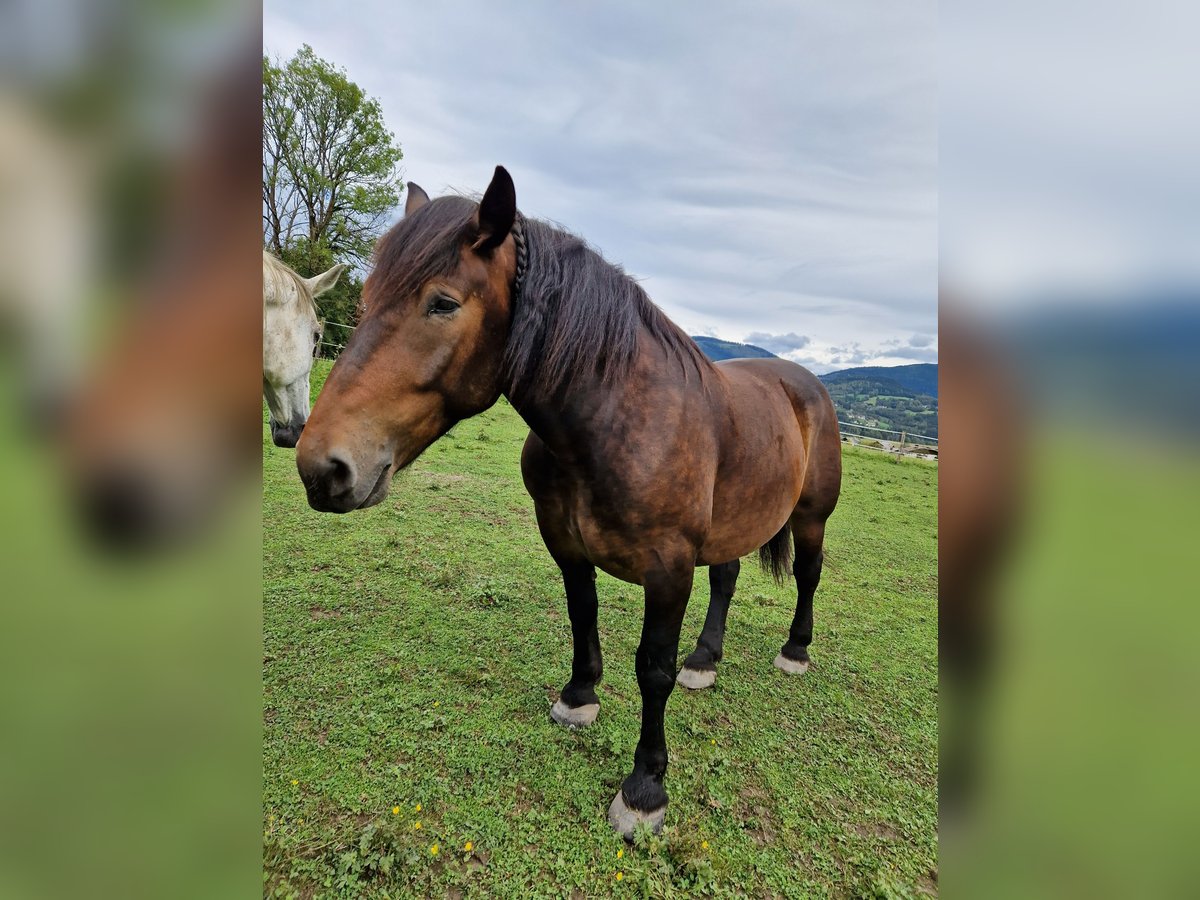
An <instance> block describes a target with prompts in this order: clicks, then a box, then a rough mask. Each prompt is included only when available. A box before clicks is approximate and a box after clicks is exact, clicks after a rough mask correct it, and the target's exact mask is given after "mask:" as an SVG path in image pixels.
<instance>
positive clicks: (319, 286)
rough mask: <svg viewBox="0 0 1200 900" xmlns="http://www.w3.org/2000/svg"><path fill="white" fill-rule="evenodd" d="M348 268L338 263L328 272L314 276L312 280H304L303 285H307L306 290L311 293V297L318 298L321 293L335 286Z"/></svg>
mask: <svg viewBox="0 0 1200 900" xmlns="http://www.w3.org/2000/svg"><path fill="white" fill-rule="evenodd" d="M348 268H349V266H347V265H345V264H343V263H338V264H337V265H336V266H334V267H333V268H332V269H330V270H329V271H328V272H322V273H321V274H320V275H314V276H313V277H312V278H305V279H304V283H305V284H307V285H308V289H309V290H310V291H312V295H313V297H320V296H321V295H322V294H323V293H325V292H326V291H327V290H329V289H330V288H331V287H333V286H334V285H335V284H337V280H338V279H339V278H340V277H341V276H342V273H343V272H345V271H346V269H348Z"/></svg>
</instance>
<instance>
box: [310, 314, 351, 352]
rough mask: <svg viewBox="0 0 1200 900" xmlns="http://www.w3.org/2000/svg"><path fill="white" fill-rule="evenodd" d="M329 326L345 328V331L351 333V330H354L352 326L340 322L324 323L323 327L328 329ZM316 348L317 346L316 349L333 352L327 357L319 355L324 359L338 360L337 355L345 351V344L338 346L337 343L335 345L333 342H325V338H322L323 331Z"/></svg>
mask: <svg viewBox="0 0 1200 900" xmlns="http://www.w3.org/2000/svg"><path fill="white" fill-rule="evenodd" d="M331 325H332V326H333V327H334V328H345V329H346V330H347V331H353V330H354V326H353V325H343V324H342V323H341V322H326V323H325V327H326V328H328V327H329V326H331ZM317 346H318V347H328V348H330V349H331V350H332V351H333V352H332V353H331V354H329V355H328V356H326V355H325V354H321V355H322V356H325V358H326V359H337V358H338V354H339V353H341V352H342V351H343V350H345V349H346V345H345V344H339V343H336V342H335V341H327V340H325V337H324V331H322V337H321V340H319V341H317Z"/></svg>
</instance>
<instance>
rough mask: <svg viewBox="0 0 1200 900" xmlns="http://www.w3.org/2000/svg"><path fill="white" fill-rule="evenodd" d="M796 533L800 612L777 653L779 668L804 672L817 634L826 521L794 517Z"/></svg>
mask: <svg viewBox="0 0 1200 900" xmlns="http://www.w3.org/2000/svg"><path fill="white" fill-rule="evenodd" d="M792 535H793V537H794V539H795V547H796V552H795V556H794V557H793V561H792V574H793V575H794V576H795V577H796V615H795V617H794V618H793V619H792V627H791V629H790V630H789V631H788V639H787V642H786V643H785V644H784V645H783V647H782V648H781V649H780V651H779V655H778V656H776V657H775V668H777V669H780V670H781V671H783V672H786V673H787V674H789V675H802V674H803V673H805V672H807V671H808V666H809V662H810V660H809V656H808V646H809V644H811V643H812V634H813V594H815V593H816V590H817V585H818V584H820V582H821V565H822V562H823V560H824V553H823V551H822V546H823V544H824V541H825V523H824V522H819V523H813V522H805V521H796V520H795V519H793V521H792Z"/></svg>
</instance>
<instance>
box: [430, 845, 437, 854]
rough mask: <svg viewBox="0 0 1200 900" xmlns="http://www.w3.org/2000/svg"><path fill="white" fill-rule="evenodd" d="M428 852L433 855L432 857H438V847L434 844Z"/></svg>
mask: <svg viewBox="0 0 1200 900" xmlns="http://www.w3.org/2000/svg"><path fill="white" fill-rule="evenodd" d="M429 852H430V853H431V854H433V855H434V856H437V855H438V845H437V844H434V845H433V846H432V847H430V848H429Z"/></svg>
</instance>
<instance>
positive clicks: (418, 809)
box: [413, 803, 421, 812]
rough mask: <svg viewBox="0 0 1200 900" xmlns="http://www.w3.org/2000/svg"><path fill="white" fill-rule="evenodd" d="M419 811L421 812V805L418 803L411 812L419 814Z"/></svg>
mask: <svg viewBox="0 0 1200 900" xmlns="http://www.w3.org/2000/svg"><path fill="white" fill-rule="evenodd" d="M420 811H421V804H420V803H418V804H417V805H416V806H414V807H413V812H420Z"/></svg>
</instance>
